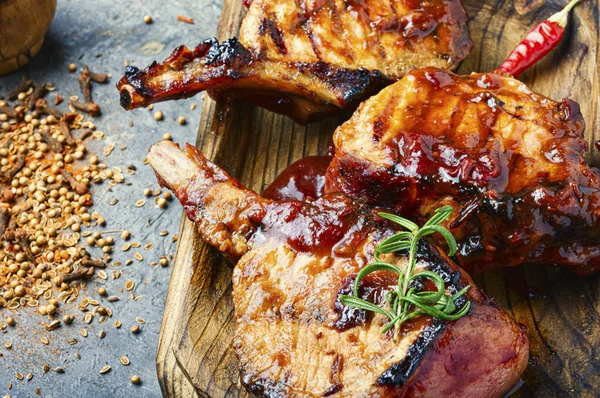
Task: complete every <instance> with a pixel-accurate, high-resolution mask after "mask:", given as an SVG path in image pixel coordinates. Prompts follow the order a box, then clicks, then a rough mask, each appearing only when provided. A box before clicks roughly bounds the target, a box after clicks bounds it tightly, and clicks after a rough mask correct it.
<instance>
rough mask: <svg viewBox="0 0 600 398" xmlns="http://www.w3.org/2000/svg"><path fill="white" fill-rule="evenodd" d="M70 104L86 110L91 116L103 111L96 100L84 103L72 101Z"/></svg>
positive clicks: (80, 109)
mask: <svg viewBox="0 0 600 398" xmlns="http://www.w3.org/2000/svg"><path fill="white" fill-rule="evenodd" d="M69 104H70V105H71V106H73V108H75V109H77V110H79V111H82V112H85V113H87V114H89V115H90V116H99V115H100V113H101V110H100V105H98V104H97V103H95V102H87V103H83V102H79V101H71V102H70V103H69Z"/></svg>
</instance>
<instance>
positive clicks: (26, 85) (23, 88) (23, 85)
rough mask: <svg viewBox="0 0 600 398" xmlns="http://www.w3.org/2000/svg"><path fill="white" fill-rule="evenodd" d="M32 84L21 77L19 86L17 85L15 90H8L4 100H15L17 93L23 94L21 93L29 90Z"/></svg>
mask: <svg viewBox="0 0 600 398" xmlns="http://www.w3.org/2000/svg"><path fill="white" fill-rule="evenodd" d="M32 84H33V82H32V81H31V80H29V79H26V78H25V76H23V78H22V79H21V82H20V83H19V84H17V86H16V87H15V88H13V89H12V90H10V92H9V93H8V95H7V96H6V99H8V100H10V101H14V100H16V99H17V96H18V95H19V93H23V92H25V91H27V90H29V87H31V85H32Z"/></svg>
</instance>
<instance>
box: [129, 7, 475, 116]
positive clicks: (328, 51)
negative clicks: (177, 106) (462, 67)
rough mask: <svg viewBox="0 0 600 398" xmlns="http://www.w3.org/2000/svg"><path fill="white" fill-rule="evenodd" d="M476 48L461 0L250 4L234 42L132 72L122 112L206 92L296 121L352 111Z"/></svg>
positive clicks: (211, 43) (211, 44) (180, 52)
mask: <svg viewBox="0 0 600 398" xmlns="http://www.w3.org/2000/svg"><path fill="white" fill-rule="evenodd" d="M471 46H472V42H471V39H470V37H469V32H468V27H467V16H466V13H465V11H464V9H463V8H462V5H461V3H460V0H428V1H420V0H398V1H392V2H390V1H387V0H351V1H345V0H330V1H322V0H301V1H294V0H254V1H253V2H252V4H251V5H250V7H249V10H248V13H247V15H246V17H245V18H244V20H243V22H242V26H241V28H240V35H239V40H238V39H235V38H233V39H230V40H227V41H225V42H223V43H222V44H219V43H218V42H217V41H216V40H215V39H210V40H207V41H205V42H203V43H201V44H200V45H198V46H197V47H196V48H194V49H192V50H190V49H188V48H186V47H184V46H181V47H179V48H177V49H176V50H175V52H173V54H172V55H171V56H170V57H169V58H167V59H166V60H165V61H164V62H163V63H162V64H156V63H154V64H152V65H150V66H149V67H148V68H147V69H145V70H143V71H141V70H139V69H137V68H135V67H128V68H127V71H126V73H125V76H124V77H123V78H122V79H121V81H120V82H119V84H118V88H119V90H120V92H121V104H122V105H123V107H124V108H126V109H133V108H137V107H141V106H146V105H148V104H150V103H153V102H158V101H164V100H170V99H178V98H185V97H189V96H192V95H195V94H196V93H198V92H201V91H205V90H208V91H209V93H210V94H211V95H213V96H216V97H222V96H228V97H235V98H240V99H243V100H246V101H249V102H251V103H254V104H257V105H260V106H263V107H266V108H268V109H271V110H274V111H276V112H279V113H283V114H286V115H288V116H290V117H292V118H294V119H295V120H297V121H299V122H308V121H312V120H316V119H319V118H321V117H323V116H325V115H327V114H330V113H333V112H336V111H339V110H340V109H344V108H353V107H356V106H357V105H358V103H359V102H360V101H362V100H364V99H365V98H368V97H369V96H370V95H372V94H373V93H375V92H377V91H378V90H379V89H381V88H382V87H383V86H385V85H387V84H389V83H390V82H392V81H395V80H397V79H399V78H401V77H402V76H404V75H405V74H406V73H407V72H409V71H410V70H412V69H415V68H419V67H424V66H435V67H440V68H446V69H450V68H453V67H455V66H456V65H457V64H458V63H459V62H460V61H462V60H463V59H464V58H465V57H466V56H467V54H468V53H469V51H470V49H471Z"/></svg>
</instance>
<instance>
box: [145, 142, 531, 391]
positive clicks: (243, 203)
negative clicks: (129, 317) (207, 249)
mask: <svg viewBox="0 0 600 398" xmlns="http://www.w3.org/2000/svg"><path fill="white" fill-rule="evenodd" d="M148 160H149V162H150V164H151V166H152V167H153V168H154V170H155V171H156V173H157V176H158V178H159V181H160V182H161V184H162V185H164V186H166V187H168V188H170V189H172V190H173V191H174V193H175V195H176V196H177V197H178V198H179V200H180V201H181V203H182V204H183V206H184V208H185V211H186V212H187V214H188V217H189V218H190V219H191V220H192V221H194V222H195V223H196V224H197V226H198V231H199V232H200V234H201V236H202V238H203V239H204V240H205V241H206V242H208V243H209V244H211V245H213V246H215V247H217V248H218V249H219V250H220V251H221V252H222V253H223V254H225V255H226V256H227V257H228V258H230V259H231V260H232V261H233V262H234V263H236V266H235V270H234V275H233V286H234V287H233V296H234V297H233V298H234V304H235V314H236V315H235V319H236V328H235V336H234V345H235V350H236V353H237V355H238V357H239V359H240V367H241V378H242V382H243V384H244V385H245V386H246V387H247V388H248V389H249V390H250V391H252V392H253V393H254V394H256V395H259V396H265V397H322V396H338V397H392V396H407V397H408V396H431V397H439V396H448V397H454V396H456V397H458V396H468V397H471V396H473V397H475V396H490V397H501V396H502V395H503V394H504V393H506V392H507V391H508V390H509V389H510V388H511V387H512V386H513V385H514V384H515V383H516V382H517V381H518V379H519V377H520V375H521V373H522V372H523V370H524V369H525V366H526V363H527V358H528V342H527V337H526V334H525V331H524V327H522V326H520V325H518V324H517V323H516V322H515V321H514V320H513V319H512V318H511V317H510V316H509V315H507V314H506V313H505V312H503V311H501V310H499V309H498V308H497V307H496V306H494V305H493V304H492V303H490V301H489V300H488V299H487V298H486V297H485V296H484V295H483V294H482V293H481V292H480V291H479V290H478V289H477V288H475V287H473V288H471V289H470V291H469V292H468V294H467V299H468V300H470V301H471V303H472V304H471V309H470V311H469V313H468V314H467V315H466V316H464V317H463V318H461V319H459V320H458V321H455V322H447V323H444V322H441V321H438V320H433V319H430V318H428V317H420V318H415V320H414V321H413V322H409V323H406V324H405V325H403V329H402V333H401V335H400V338H399V340H398V341H394V339H393V337H392V336H391V334H390V335H388V334H385V335H384V334H382V333H381V330H382V327H383V326H384V325H385V323H386V320H387V318H386V319H384V317H383V316H382V315H379V314H377V315H375V316H372V315H371V314H366V313H365V312H363V311H362V310H358V309H353V308H349V307H344V306H343V305H342V304H341V303H340V302H339V300H338V297H339V295H340V294H347V293H348V292H349V289H350V288H351V285H352V283H353V280H354V278H355V276H356V274H357V272H358V271H359V270H360V269H361V268H362V267H364V266H365V265H366V264H367V263H369V262H370V261H372V259H373V251H374V248H375V245H376V244H377V243H378V242H379V241H380V240H381V239H382V238H384V237H387V236H390V235H391V234H392V233H394V232H395V231H394V230H393V229H392V228H391V225H390V224H387V222H386V221H385V220H383V219H382V218H380V217H378V216H376V213H375V212H374V210H372V208H371V207H369V206H367V205H364V204H361V203H360V202H357V201H354V200H351V199H349V198H348V197H346V196H345V195H342V194H333V195H326V196H324V197H322V198H320V199H318V200H316V201H308V202H300V201H294V200H290V201H281V202H277V201H272V200H268V199H265V198H262V197H260V196H259V195H258V194H256V193H255V192H253V191H250V190H248V189H245V188H243V187H242V186H241V185H240V184H239V183H238V182H237V181H236V180H234V179H232V178H231V177H229V176H228V175H227V174H226V173H225V172H224V171H223V170H221V169H219V168H218V167H216V166H215V165H214V164H212V163H210V162H208V161H207V160H206V159H205V158H204V157H203V156H202V154H201V153H200V152H198V151H197V150H196V149H195V148H193V147H192V146H189V145H188V147H187V148H186V151H182V150H180V149H179V148H178V147H177V146H176V145H175V144H173V143H171V142H165V141H163V142H160V143H158V144H156V145H154V146H153V147H152V148H151V149H150V152H149V154H148ZM386 256H387V257H385V258H383V257H382V259H384V260H385V261H389V262H392V263H394V264H397V265H398V266H399V267H401V268H403V267H404V265H405V263H406V258H405V257H404V256H402V255H394V254H390V255H386ZM417 267H418V268H419V269H432V270H434V271H435V272H438V273H439V274H440V275H442V276H443V277H444V279H445V280H446V282H447V289H448V292H449V293H450V292H455V291H457V290H458V289H460V288H462V287H464V286H465V285H467V284H473V281H472V280H471V279H470V278H469V276H468V275H467V274H466V273H464V271H462V270H461V269H460V268H458V266H457V265H456V264H454V263H453V262H452V261H451V260H450V259H449V258H448V257H447V256H446V255H445V254H444V253H443V252H442V251H441V250H439V249H437V248H435V247H434V246H431V245H429V244H425V243H424V244H422V245H421V246H420V249H419V253H418V263H417ZM363 282H364V283H363ZM363 282H361V286H362V287H361V291H360V292H361V293H360V294H361V295H362V296H363V297H365V298H366V297H368V298H369V299H370V300H373V301H375V302H380V300H382V299H383V297H382V296H383V293H384V292H385V291H386V290H387V289H389V287H390V286H391V284H393V283H395V280H392V278H391V277H390V275H388V273H386V272H378V273H375V274H372V275H370V276H368V277H367V278H365V279H364V280H363ZM463 304H464V303H462V304H461V303H457V305H463Z"/></svg>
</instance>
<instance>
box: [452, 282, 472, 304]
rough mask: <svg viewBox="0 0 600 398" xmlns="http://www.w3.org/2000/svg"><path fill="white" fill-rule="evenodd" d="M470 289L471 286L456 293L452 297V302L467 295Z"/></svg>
mask: <svg viewBox="0 0 600 398" xmlns="http://www.w3.org/2000/svg"><path fill="white" fill-rule="evenodd" d="M470 288H471V285H469V286H465V287H463V288H462V289H461V290H460V291H458V292H456V293H455V294H454V295H453V296H452V300H456V299H457V298H459V297H461V296H462V295H464V294H466V293H467V292H468V291H469V289H470Z"/></svg>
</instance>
